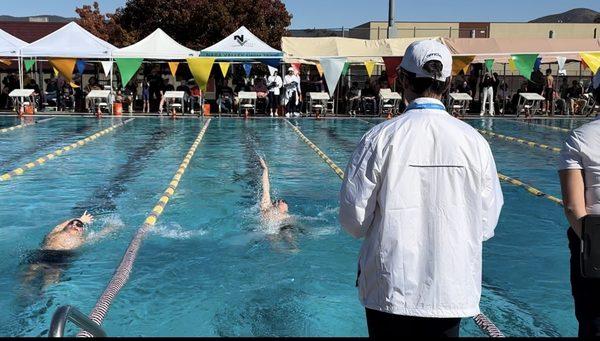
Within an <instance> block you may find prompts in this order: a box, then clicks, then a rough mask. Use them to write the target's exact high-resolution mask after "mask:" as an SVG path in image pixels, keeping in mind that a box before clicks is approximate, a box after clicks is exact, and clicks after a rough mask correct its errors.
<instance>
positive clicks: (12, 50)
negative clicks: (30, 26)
mask: <svg viewBox="0 0 600 341" xmlns="http://www.w3.org/2000/svg"><path fill="white" fill-rule="evenodd" d="M27 44H28V43H27V42H24V41H23V40H21V39H19V38H17V37H15V36H13V35H11V34H9V33H7V32H6V31H3V30H0V57H19V51H20V50H21V48H23V47H24V46H25V45H27Z"/></svg>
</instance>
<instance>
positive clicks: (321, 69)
mask: <svg viewBox="0 0 600 341" xmlns="http://www.w3.org/2000/svg"><path fill="white" fill-rule="evenodd" d="M316 66H317V71H319V76H321V77H323V67H322V66H321V63H317V65H316Z"/></svg>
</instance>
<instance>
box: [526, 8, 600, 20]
mask: <svg viewBox="0 0 600 341" xmlns="http://www.w3.org/2000/svg"><path fill="white" fill-rule="evenodd" d="M596 19H600V12H596V11H594V10H591V9H588V8H575V9H572V10H570V11H566V12H564V13H559V14H552V15H547V16H545V17H541V18H538V19H535V20H531V21H530V22H532V23H593V22H594V20H596Z"/></svg>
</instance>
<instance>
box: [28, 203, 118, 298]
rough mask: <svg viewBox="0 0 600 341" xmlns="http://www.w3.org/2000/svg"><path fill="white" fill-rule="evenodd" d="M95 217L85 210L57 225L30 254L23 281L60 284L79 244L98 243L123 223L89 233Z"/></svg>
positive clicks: (45, 284)
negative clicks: (36, 280)
mask: <svg viewBox="0 0 600 341" xmlns="http://www.w3.org/2000/svg"><path fill="white" fill-rule="evenodd" d="M93 221H94V217H93V216H92V215H91V214H89V213H87V211H85V212H84V213H83V214H82V215H81V217H79V218H73V219H69V220H67V221H65V222H63V223H60V224H58V225H56V226H55V227H54V228H53V229H52V231H50V233H48V234H47V235H46V237H45V238H44V241H43V242H42V246H41V247H40V249H38V250H36V251H34V252H33V253H32V254H31V255H29V257H28V259H27V264H29V267H28V269H27V271H26V273H25V275H24V283H30V282H31V281H33V280H35V279H36V278H37V277H38V275H39V274H41V275H42V277H43V287H46V286H48V285H50V284H55V283H58V282H59V280H60V275H61V273H62V272H63V270H64V269H65V267H66V266H67V265H68V264H69V262H70V260H71V258H72V257H73V256H74V255H75V253H74V251H75V250H77V249H78V248H79V247H81V246H83V245H85V244H89V243H92V242H95V241H97V240H100V239H102V238H104V237H106V236H107V235H108V234H109V233H111V232H113V231H115V230H116V229H117V228H118V227H120V225H118V224H108V225H107V226H106V227H105V228H103V229H102V230H101V231H99V232H98V233H93V234H92V233H87V234H86V229H87V226H89V225H90V224H91V223H92V222H93Z"/></svg>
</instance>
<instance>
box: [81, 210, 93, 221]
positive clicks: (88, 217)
mask: <svg viewBox="0 0 600 341" xmlns="http://www.w3.org/2000/svg"><path fill="white" fill-rule="evenodd" d="M79 220H81V221H82V222H83V223H84V224H91V223H92V222H93V221H94V216H92V215H91V214H89V213H87V211H85V212H83V214H82V215H81V217H80V218H79Z"/></svg>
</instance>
